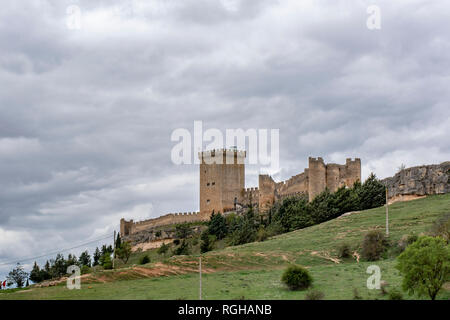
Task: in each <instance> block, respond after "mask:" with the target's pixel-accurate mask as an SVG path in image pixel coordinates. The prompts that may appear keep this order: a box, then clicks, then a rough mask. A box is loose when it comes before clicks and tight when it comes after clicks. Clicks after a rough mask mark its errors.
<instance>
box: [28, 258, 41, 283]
mask: <svg viewBox="0 0 450 320" xmlns="http://www.w3.org/2000/svg"><path fill="white" fill-rule="evenodd" d="M30 280H31V281H33V282H34V283H38V282H41V281H42V280H43V279H42V273H41V269H40V268H39V266H38V264H37V262H36V261H35V262H34V265H33V269H31V272H30Z"/></svg>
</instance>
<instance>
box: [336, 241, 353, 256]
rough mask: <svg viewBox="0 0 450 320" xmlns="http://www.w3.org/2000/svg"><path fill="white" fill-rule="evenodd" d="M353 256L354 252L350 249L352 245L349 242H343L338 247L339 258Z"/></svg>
mask: <svg viewBox="0 0 450 320" xmlns="http://www.w3.org/2000/svg"><path fill="white" fill-rule="evenodd" d="M351 256H352V252H351V249H350V245H349V244H348V243H343V244H341V245H340V246H339V248H338V257H339V258H350V257H351Z"/></svg>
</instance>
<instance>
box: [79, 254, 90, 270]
mask: <svg viewBox="0 0 450 320" xmlns="http://www.w3.org/2000/svg"><path fill="white" fill-rule="evenodd" d="M78 263H79V264H80V266H88V267H90V266H91V256H90V255H89V252H88V251H87V250H86V251H83V252H82V253H81V254H80V257H79V258H78Z"/></svg>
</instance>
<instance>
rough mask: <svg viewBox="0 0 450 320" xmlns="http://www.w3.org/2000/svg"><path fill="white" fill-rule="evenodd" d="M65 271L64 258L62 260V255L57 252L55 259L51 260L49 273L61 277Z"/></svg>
mask: <svg viewBox="0 0 450 320" xmlns="http://www.w3.org/2000/svg"><path fill="white" fill-rule="evenodd" d="M66 271H67V263H66V260H64V256H63V255H62V254H61V253H58V254H57V255H56V258H55V260H53V263H52V266H51V273H52V276H53V277H55V278H57V277H62V276H63V275H65V274H66Z"/></svg>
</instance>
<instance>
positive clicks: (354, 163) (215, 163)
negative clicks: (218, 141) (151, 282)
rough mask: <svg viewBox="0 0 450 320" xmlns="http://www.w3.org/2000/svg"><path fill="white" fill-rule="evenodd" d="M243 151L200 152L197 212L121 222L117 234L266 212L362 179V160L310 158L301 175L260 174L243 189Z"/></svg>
mask: <svg viewBox="0 0 450 320" xmlns="http://www.w3.org/2000/svg"><path fill="white" fill-rule="evenodd" d="M245 157H246V152H245V151H238V150H234V149H231V150H230V149H227V150H224V149H220V150H212V151H205V152H201V153H199V159H200V212H187V213H186V212H185V213H171V214H167V215H164V216H161V217H159V218H155V219H149V220H145V221H141V222H134V221H133V220H130V221H126V220H124V219H121V220H120V234H121V236H127V235H130V234H133V233H136V232H139V231H143V230H146V229H149V228H154V227H158V226H164V225H171V224H176V223H184V222H194V221H208V220H209V219H210V217H211V214H212V213H213V212H215V213H218V212H220V213H224V214H226V213H229V212H236V211H237V210H238V209H239V208H243V207H244V208H245V207H248V206H250V205H252V206H253V208H255V209H256V210H257V211H258V212H259V213H260V214H264V213H266V212H267V211H268V210H269V209H270V207H271V206H272V205H273V204H274V203H275V202H276V201H278V200H281V199H283V198H286V197H288V196H292V195H303V196H305V197H308V199H309V200H310V201H311V200H312V199H314V197H315V196H317V195H318V194H319V193H321V192H322V191H324V190H325V188H328V189H329V190H330V191H331V192H334V191H336V190H337V189H338V188H339V187H342V186H347V187H351V186H353V184H354V183H355V182H356V181H358V180H361V160H360V159H358V158H356V159H354V160H352V159H347V160H346V163H345V164H342V165H341V164H335V163H329V164H325V162H324V161H323V159H322V158H311V157H310V158H309V163H308V168H306V169H305V170H304V172H302V173H300V174H298V175H295V176H293V177H291V178H290V179H288V180H286V181H282V182H275V181H274V180H273V179H272V177H270V176H269V175H259V187H257V188H245V164H244V160H245Z"/></svg>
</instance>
